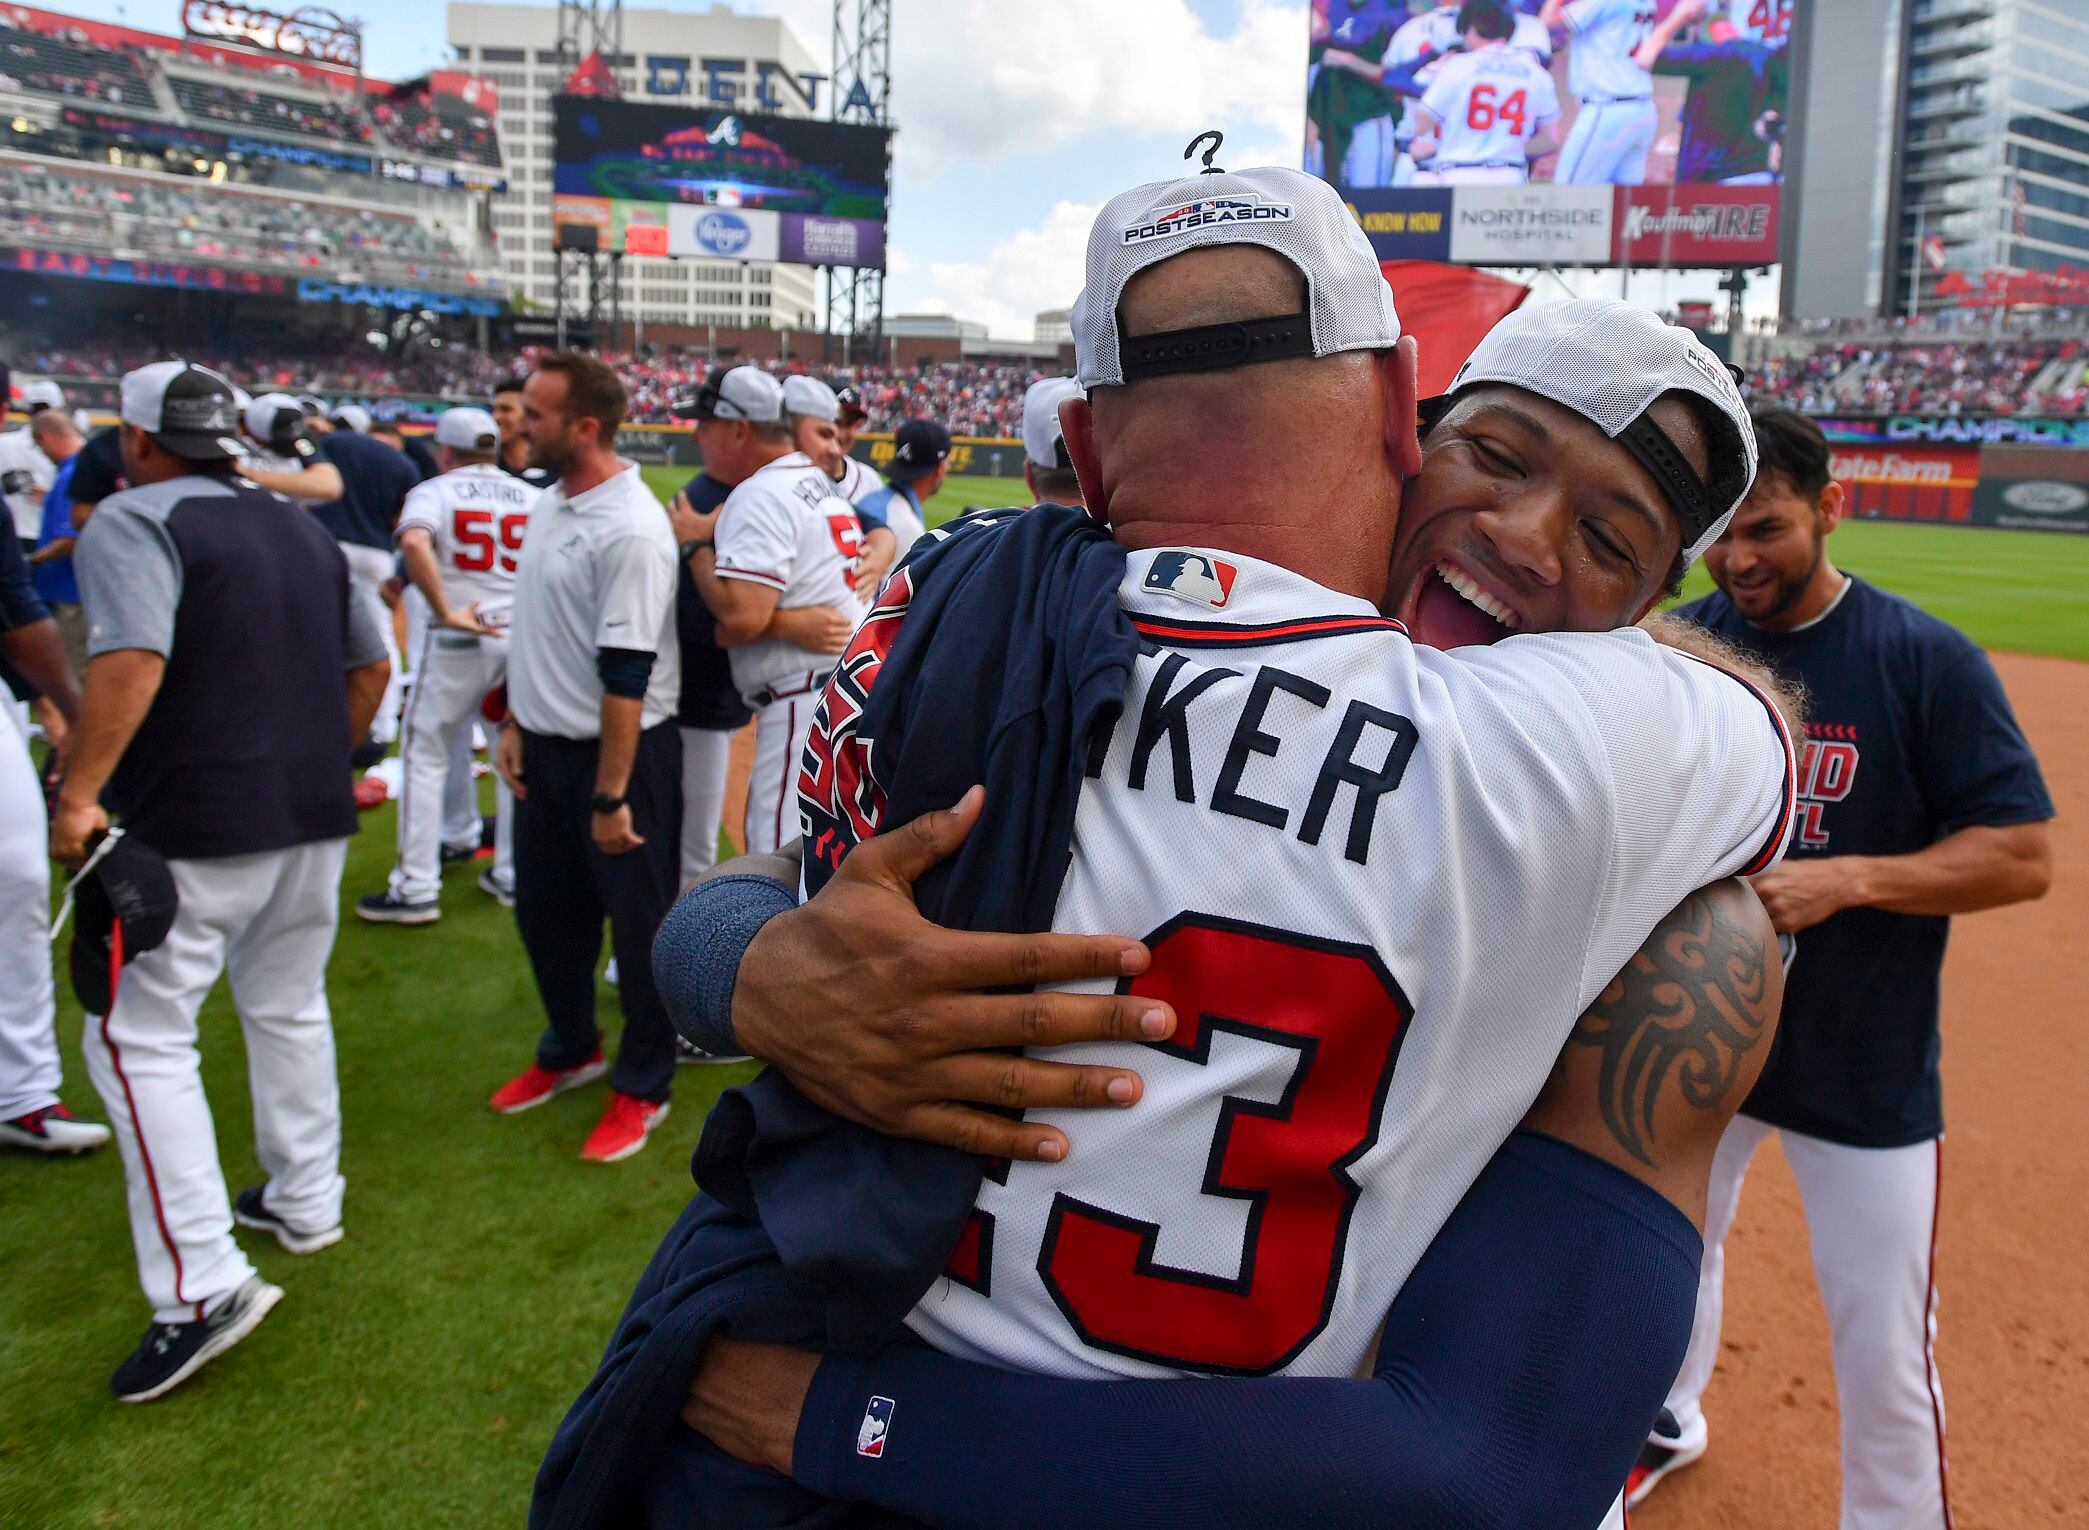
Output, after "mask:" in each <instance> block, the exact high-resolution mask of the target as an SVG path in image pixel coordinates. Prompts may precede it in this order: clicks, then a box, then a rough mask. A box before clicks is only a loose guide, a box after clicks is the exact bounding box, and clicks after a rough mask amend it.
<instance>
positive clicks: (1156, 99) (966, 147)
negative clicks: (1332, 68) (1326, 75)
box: [892, 0, 1306, 175]
mask: <svg viewBox="0 0 2089 1530" xmlns="http://www.w3.org/2000/svg"><path fill="white" fill-rule="evenodd" d="M1304 9H1305V8H1304V6H1303V5H1301V4H1298V3H1295V0H1247V3H1246V5H1245V7H1244V8H1243V11H1242V14H1241V17H1240V21H1239V24H1238V25H1237V26H1236V27H1235V28H1234V29H1233V31H1232V32H1231V33H1230V34H1229V35H1227V36H1223V37H1221V36H1215V35H1213V34H1212V33H1210V32H1208V31H1206V30H1205V27H1204V23H1203V22H1202V21H1200V20H1199V19H1198V18H1197V16H1196V15H1195V14H1194V13H1192V12H1191V10H1190V8H1189V6H1188V5H1187V4H1186V3H1185V0H1050V3H1037V0H1012V3H1011V0H997V3H994V4H986V5H983V4H979V3H978V0H913V3H910V4H909V5H907V6H906V7H904V9H903V11H902V14H901V15H900V16H899V17H898V18H897V19H896V21H895V24H894V27H893V61H892V71H893V102H894V112H893V115H894V117H895V118H896V119H897V120H898V123H899V127H900V133H899V138H898V154H899V159H900V167H901V169H902V171H903V172H905V173H907V174H909V175H927V174H932V173H933V172H934V171H935V170H936V169H937V168H939V167H940V166H941V165H942V164H944V163H946V162H948V161H950V160H954V159H964V160H991V159H994V158H997V157H999V156H1001V155H1003V154H1006V153H1008V152H1009V151H1011V150H1015V149H1023V148H1028V149H1040V148H1049V147H1051V146H1052V145H1054V144H1058V143H1062V142H1064V141H1066V140H1067V139H1070V138H1073V137H1075V136H1077V135H1081V134H1088V133H1104V134H1120V135H1123V136H1124V137H1126V138H1131V137H1143V136H1146V135H1149V134H1154V133H1180V134H1181V135H1182V137H1183V140H1184V142H1187V141H1188V140H1189V138H1190V136H1191V135H1192V134H1194V133H1197V132H1199V131H1201V130H1202V129H1204V128H1208V127H1218V128H1221V129H1223V130H1225V131H1227V132H1228V133H1229V134H1241V135H1250V136H1252V137H1254V138H1257V139H1268V138H1278V139H1282V138H1284V137H1286V136H1287V135H1288V136H1289V137H1292V138H1295V137H1296V136H1297V134H1298V131H1299V129H1298V124H1299V122H1300V120H1301V118H1302V117H1303V115H1304V111H1305V106H1304V91H1305V73H1306V28H1305V25H1304ZM1221 162H1222V163H1223V159H1222V161H1221ZM1238 162H1239V163H1243V164H1244V163H1247V161H1245V160H1240V161H1238Z"/></svg>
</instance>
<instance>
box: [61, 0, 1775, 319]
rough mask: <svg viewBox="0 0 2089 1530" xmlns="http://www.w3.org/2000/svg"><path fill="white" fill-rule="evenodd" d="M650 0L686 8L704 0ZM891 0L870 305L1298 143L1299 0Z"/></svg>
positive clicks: (419, 56) (428, 36) (1044, 250)
mask: <svg viewBox="0 0 2089 1530" xmlns="http://www.w3.org/2000/svg"><path fill="white" fill-rule="evenodd" d="M49 3H51V4H52V6H53V8H54V9H62V10H67V11H72V12H74V13H76V14H80V15H86V16H92V17H96V18H98V19H102V20H108V21H122V22H125V23H127V24H129V25H131V26H137V27H143V28H147V29H149V30H153V31H164V32H175V31H178V30H179V26H180V22H179V3H178V0H144V3H118V0H49ZM335 3H336V5H337V8H338V9H340V10H341V11H342V12H344V13H345V14H348V15H352V16H357V17H360V18H361V19H362V20H363V21H364V22H365V23H366V24H367V25H366V30H365V34H364V35H365V46H366V48H367V50H368V60H367V67H368V68H369V70H370V72H371V73H372V74H375V75H378V76H380V77H383V78H390V79H404V78H410V77H412V76H413V75H416V74H421V73H424V72H426V71H427V70H428V69H431V68H434V67H437V66H439V65H442V64H444V63H447V62H448V61H449V58H450V52H449V48H448V46H447V44H446V42H445V40H444V33H443V31H442V29H441V28H440V27H438V26H434V25H431V24H430V23H431V20H432V18H433V14H434V11H433V6H432V5H431V4H430V3H429V0H335ZM653 3H655V4H662V3H666V4H667V6H668V8H671V9H683V8H686V9H688V10H690V11H692V12H701V11H704V10H708V9H709V8H710V4H711V0H692V3H690V4H688V5H687V6H686V7H683V6H677V5H674V4H673V3H672V0H653ZM284 8H285V9H288V8H289V7H287V6H285V7H284ZM735 8H736V9H739V10H742V11H747V12H752V13H757V14H765V15H776V16H781V17H782V18H783V19H784V20H785V21H786V22H787V23H788V24H789V25H790V26H791V28H792V29H793V30H794V31H795V32H796V33H797V34H798V36H799V38H800V40H801V41H802V42H804V44H805V45H806V48H807V49H808V51H810V52H811V53H812V54H813V56H814V57H815V58H818V59H821V60H822V61H824V60H825V58H826V53H827V48H828V33H829V26H830V18H831V16H832V14H833V10H832V0H736V5H735ZM893 10H894V13H895V14H894V17H893V27H892V38H893V42H892V50H893V51H892V72H893V95H892V99H893V117H894V120H895V122H896V124H897V126H898V129H899V131H898V135H897V138H896V140H895V143H896V148H895V165H894V187H893V202H892V227H891V239H890V250H891V254H890V270H889V273H888V276H887V285H886V312H887V313H888V314H892V313H912V312H924V311H930V312H944V313H954V314H957V315H959V316H961V317H963V318H967V319H976V320H980V321H983V322H984V323H986V324H987V325H989V326H990V327H991V329H992V331H993V333H994V334H996V335H1001V336H1007V337H1011V338H1017V339H1027V338H1029V336H1030V332H1031V320H1032V316H1033V315H1034V314H1035V313H1036V312H1037V311H1038V310H1039V309H1044V308H1058V307H1064V306H1065V305H1067V304H1068V303H1071V302H1072V301H1073V298H1074V295H1075V293H1076V292H1077V291H1078V290H1079V288H1080V281H1081V252H1082V246H1083V242H1084V240H1085V238H1086V234H1087V229H1088V224H1089V222H1090V220H1091V219H1092V218H1093V216H1094V213H1095V210H1096V208H1098V207H1099V206H1100V205H1101V204H1102V203H1103V202H1104V201H1105V200H1107V199H1108V198H1109V196H1110V195H1111V194H1113V193H1114V192H1117V191H1120V190H1122V189H1124V188H1125V187H1126V186H1129V185H1133V184H1136V183H1137V182H1139V181H1142V180H1153V179H1158V178H1160V177H1161V176H1164V175H1167V174H1169V173H1170V172H1171V171H1172V170H1174V169H1175V168H1176V167H1177V166H1179V165H1180V164H1181V163H1182V158H1181V156H1182V150H1183V147H1184V145H1186V144H1187V143H1188V142H1189V140H1190V139H1191V138H1192V137H1194V136H1195V135H1196V134H1197V133H1199V132H1201V131H1203V130H1204V129H1206V128H1217V129H1219V130H1220V131H1222V132H1223V133H1224V134H1225V135H1226V147H1225V149H1224V150H1223V151H1222V153H1221V154H1220V156H1219V163H1221V164H1234V165H1248V164H1272V163H1282V164H1296V163H1298V156H1299V143H1300V136H1301V124H1302V122H1303V118H1304V113H1305V60H1306V15H1307V3H1306V0H895V3H894V6H893ZM1570 280H1571V282H1572V283H1573V285H1574V286H1576V287H1579V288H1582V289H1585V290H1586V289H1595V290H1603V291H1607V292H1615V291H1616V290H1617V285H1618V283H1617V278H1616V277H1613V276H1603V277H1586V276H1577V277H1573V278H1570ZM1653 282H1654V278H1652V277H1645V278H1642V280H1641V281H1640V282H1639V283H1638V284H1637V286H1636V287H1635V290H1634V292H1633V296H1634V297H1635V298H1638V299H1640V300H1642V301H1647V302H1650V303H1661V304H1665V303H1668V302H1672V301H1674V300H1676V299H1678V298H1681V297H1685V296H1708V295H1710V292H1711V288H1710V283H1711V278H1710V277H1709V276H1702V277H1700V276H1688V277H1683V276H1679V277H1677V278H1675V279H1674V280H1673V281H1672V282H1664V283H1662V288H1663V289H1664V290H1661V291H1656V290H1655V288H1654V286H1653ZM1764 285H1766V284H1758V286H1759V288H1761V287H1763V286H1764ZM1700 289H1702V290H1700ZM1564 291H1565V286H1564V284H1562V283H1559V282H1554V281H1547V282H1544V283H1541V284H1540V287H1539V292H1540V294H1541V295H1552V296H1557V295H1562V294H1563V293H1564Z"/></svg>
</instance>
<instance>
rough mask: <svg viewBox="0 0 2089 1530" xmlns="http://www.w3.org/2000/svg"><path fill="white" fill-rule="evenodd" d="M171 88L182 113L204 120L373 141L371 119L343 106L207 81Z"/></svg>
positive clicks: (334, 139)
mask: <svg viewBox="0 0 2089 1530" xmlns="http://www.w3.org/2000/svg"><path fill="white" fill-rule="evenodd" d="M170 83H171V84H172V85H173V86H174V99H175V100H177V101H179V102H180V103H181V109H182V110H183V111H185V112H187V113H188V114H189V116H190V117H192V118H195V119H197V120H199V121H203V122H212V123H217V124H219V125H221V126H226V127H240V128H252V129H270V130H273V131H275V132H278V133H290V134H294V135H296V136H298V137H300V138H324V139H326V140H328V141H329V142H333V143H368V142H369V141H370V140H371V137H372V136H373V130H372V128H371V126H370V123H369V120H368V119H367V118H365V117H364V116H362V115H361V114H360V113H359V112H357V111H356V110H355V109H354V108H353V107H352V106H349V105H347V104H346V103H343V102H336V101H323V100H322V101H314V100H310V99H308V98H305V97H302V96H284V95H278V94H276V93H275V92H273V91H266V90H253V89H249V88H248V87H247V86H244V85H225V84H213V83H211V82H208V81H205V80H190V79H180V78H176V79H172V80H171V81H170Z"/></svg>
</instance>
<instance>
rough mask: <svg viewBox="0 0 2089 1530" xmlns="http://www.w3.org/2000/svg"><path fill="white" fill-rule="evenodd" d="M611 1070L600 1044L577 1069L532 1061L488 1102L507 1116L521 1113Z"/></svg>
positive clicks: (495, 1092)
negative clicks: (545, 1066)
mask: <svg viewBox="0 0 2089 1530" xmlns="http://www.w3.org/2000/svg"><path fill="white" fill-rule="evenodd" d="M608 1071H609V1063H608V1062H607V1061H606V1060H605V1059H604V1058H603V1056H602V1049H601V1048H600V1047H597V1048H596V1049H595V1055H594V1056H593V1057H590V1058H589V1059H588V1060H587V1061H586V1062H584V1063H582V1064H581V1065H580V1066H579V1067H577V1068H559V1069H556V1070H554V1069H551V1068H542V1067H539V1066H538V1065H537V1064H535V1063H531V1064H530V1065H529V1066H528V1067H527V1068H525V1069H524V1070H523V1071H522V1072H521V1073H520V1074H518V1075H517V1076H516V1077H514V1078H511V1079H509V1080H508V1081H507V1082H506V1083H505V1084H503V1085H501V1086H500V1088H498V1089H496V1090H494V1091H493V1098H492V1099H491V1100H490V1101H489V1102H488V1103H489V1104H491V1105H492V1106H493V1108H494V1109H495V1110H497V1111H499V1112H500V1113H501V1114H502V1115H504V1116H512V1115H517V1114H520V1113H521V1112H522V1111H525V1110H532V1109H535V1108H536V1107H537V1106H539V1105H542V1104H543V1103H544V1102H545V1101H546V1100H548V1099H550V1098H551V1097H552V1096H553V1095H555V1094H564V1093H565V1092H566V1091H567V1090H568V1089H578V1088H579V1087H580V1086H581V1085H582V1084H592V1083H593V1082H594V1081H595V1080H596V1079H598V1078H600V1077H602V1075H603V1074H605V1073H607V1072H608Z"/></svg>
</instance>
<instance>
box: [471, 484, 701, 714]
mask: <svg viewBox="0 0 2089 1530" xmlns="http://www.w3.org/2000/svg"><path fill="white" fill-rule="evenodd" d="M604 648H632V649H638V650H640V651H642V652H645V653H650V654H652V655H653V673H652V675H651V677H650V678H649V679H648V680H647V682H646V696H645V711H644V714H643V726H645V727H648V728H650V727H652V726H654V725H655V724H656V723H661V722H665V721H666V720H667V719H669V718H670V717H673V716H674V715H675V701H676V698H677V696H678V695H679V694H680V692H681V688H682V665H681V649H680V646H679V645H678V644H677V643H676V641H675V536H674V529H673V528H672V527H671V526H670V525H669V524H668V519H667V510H666V509H665V507H663V506H662V505H661V503H660V501H659V500H658V499H656V498H654V496H653V491H652V490H650V489H648V488H647V487H646V485H645V480H644V479H643V478H641V477H640V476H639V472H638V467H637V465H636V464H627V465H626V466H625V468H624V470H623V471H622V472H621V473H618V474H617V475H616V476H615V477H614V478H611V479H609V480H608V481H607V482H605V483H600V484H597V485H596V486H595V487H594V488H592V489H590V490H588V491H587V492H586V493H585V494H582V495H580V496H579V497H578V498H576V499H568V498H567V497H566V494H565V490H564V488H563V487H562V486H559V485H553V486H552V487H551V488H548V489H546V490H544V491H543V493H542V494H541V496H540V497H539V498H538V500H537V503H536V505H535V507H534V508H533V509H532V510H531V512H530V519H529V530H528V532H527V533H526V534H525V535H524V537H523V542H522V563H521V567H520V568H518V569H517V570H516V573H515V611H514V625H513V626H512V627H511V628H510V633H509V647H508V708H509V710H510V711H512V712H513V713H514V714H515V721H516V722H518V723H520V724H521V725H522V726H523V727H524V728H527V729H528V730H529V731H530V732H532V733H553V734H557V735H558V736H560V737H561V738H574V739H588V738H599V737H600V736H601V733H602V677H601V675H600V674H599V673H598V672H597V670H596V668H595V661H596V656H597V655H598V654H599V653H600V651H601V650H602V649H604Z"/></svg>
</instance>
